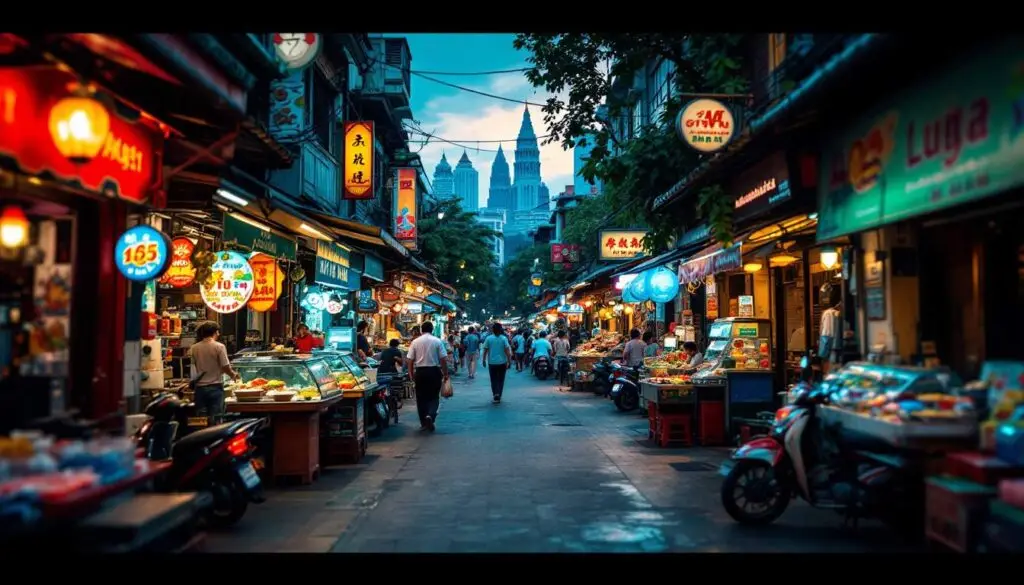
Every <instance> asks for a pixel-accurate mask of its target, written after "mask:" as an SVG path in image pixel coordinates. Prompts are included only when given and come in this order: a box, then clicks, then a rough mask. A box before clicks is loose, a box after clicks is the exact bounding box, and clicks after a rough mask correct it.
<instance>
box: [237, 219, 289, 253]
mask: <svg viewBox="0 0 1024 585" xmlns="http://www.w3.org/2000/svg"><path fill="white" fill-rule="evenodd" d="M240 217H241V216H239V217H236V216H234V215H230V214H225V215H224V234H223V236H222V238H223V240H224V241H225V242H237V243H239V244H241V245H243V246H245V247H246V248H249V250H250V251H252V252H263V253H264V254H269V255H271V256H273V257H274V258H287V259H288V260H295V241H294V240H290V239H288V238H286V237H284V236H282V235H278V234H275V233H274V232H271V231H267V230H265V229H263V228H262V227H257V226H256V225H253V223H252V222H248V221H244V220H242V219H240Z"/></svg>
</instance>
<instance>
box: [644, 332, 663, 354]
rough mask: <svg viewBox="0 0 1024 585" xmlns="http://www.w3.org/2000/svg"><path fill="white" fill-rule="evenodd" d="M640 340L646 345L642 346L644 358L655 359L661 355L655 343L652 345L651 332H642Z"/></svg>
mask: <svg viewBox="0 0 1024 585" xmlns="http://www.w3.org/2000/svg"><path fill="white" fill-rule="evenodd" d="M642 339H643V340H644V343H645V344H646V345H645V346H644V357H656V356H657V355H658V354H660V353H661V347H659V346H658V344H657V343H654V332H653V331H644V336H643V338H642Z"/></svg>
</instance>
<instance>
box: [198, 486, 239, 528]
mask: <svg viewBox="0 0 1024 585" xmlns="http://www.w3.org/2000/svg"><path fill="white" fill-rule="evenodd" d="M210 489H211V491H212V492H213V508H212V509H211V510H209V511H208V512H207V514H206V522H207V524H209V525H210V527H211V528H227V527H229V526H233V525H234V524H236V523H237V522H238V521H239V520H241V519H242V516H245V511H246V510H248V509H249V496H248V494H247V493H246V492H245V488H243V487H242V486H240V485H238V484H237V483H235V482H223V481H221V482H217V483H215V484H213V485H212V486H211V487H210Z"/></svg>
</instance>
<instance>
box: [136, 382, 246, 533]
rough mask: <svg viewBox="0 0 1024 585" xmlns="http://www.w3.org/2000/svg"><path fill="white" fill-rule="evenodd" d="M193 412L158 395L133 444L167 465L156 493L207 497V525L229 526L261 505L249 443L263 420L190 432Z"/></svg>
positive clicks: (173, 399)
mask: <svg viewBox="0 0 1024 585" xmlns="http://www.w3.org/2000/svg"><path fill="white" fill-rule="evenodd" d="M194 411H195V407H194V406H193V405H191V404H186V403H184V402H183V401H182V400H181V399H180V398H178V397H177V396H175V395H174V394H171V393H161V394H158V395H157V396H156V397H155V398H154V399H153V401H152V402H150V403H149V405H148V406H147V407H146V414H147V415H148V416H149V419H148V420H147V421H146V422H145V423H143V425H142V427H141V428H139V430H138V432H136V434H135V440H136V444H138V445H139V446H140V447H142V448H144V449H145V451H146V457H147V458H149V459H152V460H157V461H160V460H166V459H172V463H171V468H170V470H169V471H168V473H167V474H165V475H164V477H163V478H162V479H161V481H160V482H159V483H158V485H157V488H158V489H160V490H161V491H167V492H179V491H194V492H206V493H209V494H210V495H211V496H212V497H213V507H212V508H211V509H210V510H208V511H207V514H206V521H207V523H208V524H209V525H211V526H214V527H226V526H230V525H232V524H235V523H236V522H238V521H239V520H240V519H241V518H242V516H244V515H245V511H246V509H248V507H249V503H250V502H252V503H257V504H258V503H262V502H263V501H264V498H263V493H262V486H261V485H260V477H259V475H258V474H257V473H256V469H255V468H254V467H253V463H252V452H253V444H252V437H253V435H254V434H255V433H256V432H257V431H258V430H259V429H260V428H262V427H263V425H264V424H265V420H264V419H258V418H239V419H236V420H233V421H230V422H223V423H220V424H215V425H212V426H205V427H202V428H198V430H196V429H197V427H196V426H195V425H193V426H190V425H189V422H190V420H194V419H195V418H196V417H193V416H192V415H193V414H194Z"/></svg>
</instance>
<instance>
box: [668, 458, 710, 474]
mask: <svg viewBox="0 0 1024 585" xmlns="http://www.w3.org/2000/svg"><path fill="white" fill-rule="evenodd" d="M669 466H671V467H672V469H675V470H676V471H682V472H687V471H715V470H716V469H718V468H717V467H715V466H714V465H711V464H710V463H704V462H703V461H681V462H678V463H669Z"/></svg>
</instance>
